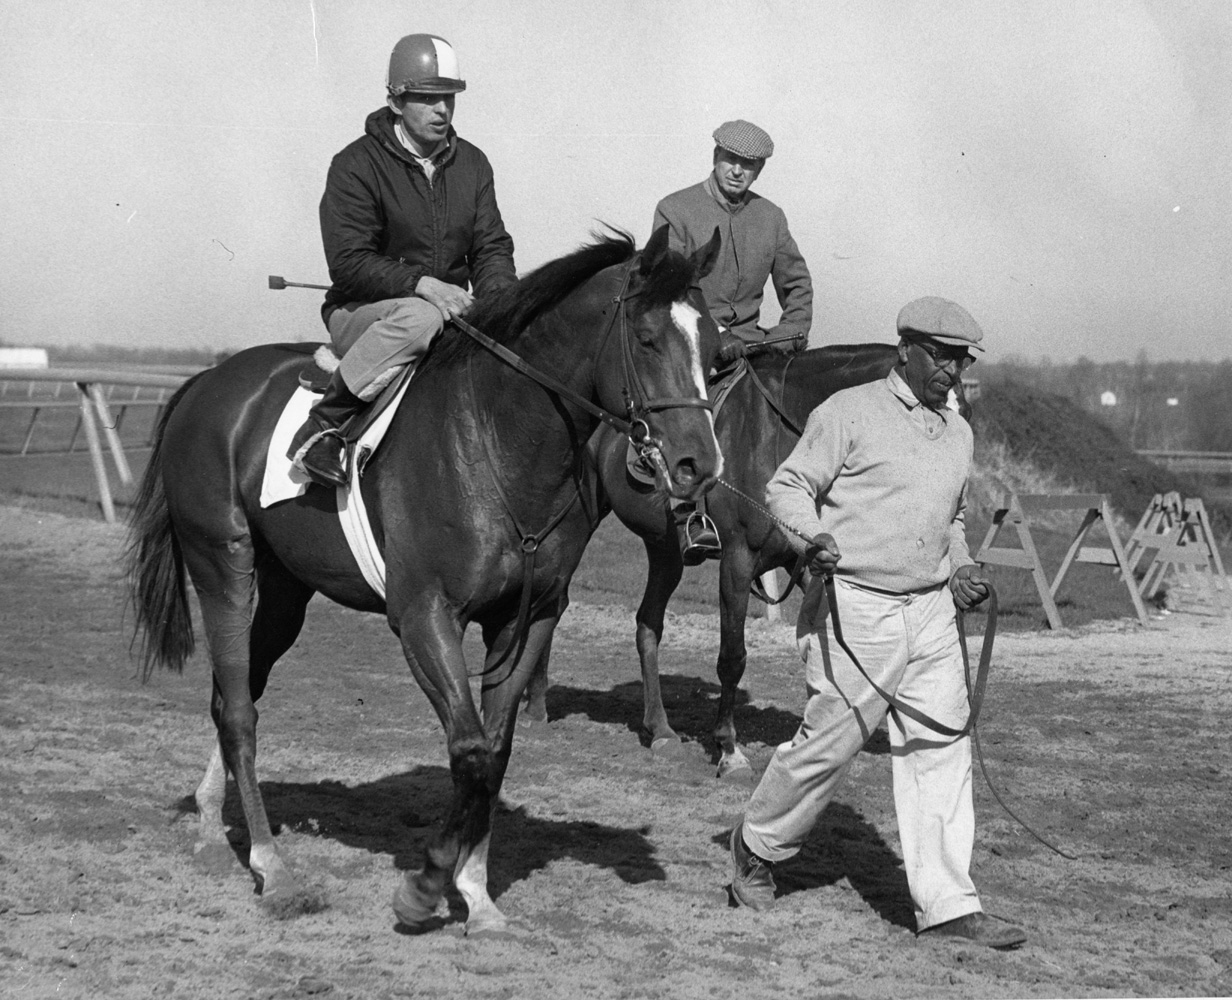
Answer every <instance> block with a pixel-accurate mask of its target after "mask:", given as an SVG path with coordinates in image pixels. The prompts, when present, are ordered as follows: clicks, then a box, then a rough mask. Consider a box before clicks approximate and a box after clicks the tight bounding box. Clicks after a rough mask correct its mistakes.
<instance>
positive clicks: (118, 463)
mask: <svg viewBox="0 0 1232 1000" xmlns="http://www.w3.org/2000/svg"><path fill="white" fill-rule="evenodd" d="M89 392H90V398H91V399H92V400H93V401H94V409H95V410H97V411H98V422H99V423H100V424H102V425H103V433H104V434H105V435H106V436H107V444H108V445H109V446H110V447H111V457H112V459H114V461H115V467H116V474H117V475H119V477H120V482H122V483H123V484H124V485H125V486H127V485H128V484H129V483H131V482H132V481H133V472H132V469H130V468H129V467H128V459H127V458H125V457H124V445H122V444H121V443H120V434H119V424H117V423H116V422H115V421H114V420H112V419H111V411H110V410H109V409H108V408H107V400H106V399H105V398H104V397H103V387H102V386H101V385H99V384H98V383H97V382H91V383H90V385H89Z"/></svg>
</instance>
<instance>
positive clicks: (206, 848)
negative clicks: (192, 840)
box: [193, 840, 239, 875]
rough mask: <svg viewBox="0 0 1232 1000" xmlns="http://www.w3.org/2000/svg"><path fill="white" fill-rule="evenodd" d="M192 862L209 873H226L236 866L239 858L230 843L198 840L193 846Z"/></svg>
mask: <svg viewBox="0 0 1232 1000" xmlns="http://www.w3.org/2000/svg"><path fill="white" fill-rule="evenodd" d="M193 864H194V865H196V866H197V867H198V868H200V869H201V870H202V871H203V872H206V873H207V874H209V875H226V874H228V873H229V872H230V871H231V870H232V869H233V868H235V867H237V865H238V864H239V860H238V859H237V858H236V856H235V851H234V850H232V849H231V845H230V844H220V843H218V842H217V841H212V840H211V841H205V842H201V841H199V842H198V843H197V844H196V845H194V846H193Z"/></svg>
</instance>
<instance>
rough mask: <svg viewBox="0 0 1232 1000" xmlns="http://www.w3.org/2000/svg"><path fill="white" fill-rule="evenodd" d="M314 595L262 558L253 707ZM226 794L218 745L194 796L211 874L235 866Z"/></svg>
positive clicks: (252, 655) (253, 636)
mask: <svg viewBox="0 0 1232 1000" xmlns="http://www.w3.org/2000/svg"><path fill="white" fill-rule="evenodd" d="M312 594H313V590H312V588H311V587H308V586H307V585H305V584H303V583H301V582H300V581H299V580H297V579H296V578H295V577H293V576H292V575H291V574H290V573H289V572H287V570H286V568H285V567H284V566H283V565H282V564H281V563H280V562H278V561H277V560H276V559H274V557H273V556H272V555H266V556H264V557H259V560H258V566H257V610H256V613H255V615H254V616H253V621H252V627H251V631H250V636H249V643H248V648H249V670H248V689H249V693H250V694H251V696H252V700H253V702H254V703H255V702H256V701H258V700H259V699H260V697H261V695H262V694H263V693H264V692H265V685H266V683H267V681H268V680H269V675H270V671H271V670H272V669H273V666H274V664H275V663H276V662H278V659H279V657H281V656H282V655H283V653H285V652H286V651H287V650H288V649H290V648H291V646H292V644H293V643H294V642H295V640H296V638H297V637H298V636H299V632H300V629H301V628H302V627H303V624H304V612H305V610H306V609H307V607H308V601H309V600H310V599H311V598H312ZM215 697H217V691H215ZM226 790H227V768H226V765H225V764H224V763H223V758H222V748H221V745H220V744H219V743H218V742H215V744H214V750H213V752H212V753H211V754H210V762H209V764H208V765H207V766H206V769H205V776H204V777H203V778H202V779H201V784H200V785H198V786H197V791H196V794H195V796H194V798H195V799H196V803H197V814H198V816H199V817H200V825H199V827H198V833H197V843H196V845H195V846H194V848H193V854H194V856H195V857H196V858H197V860H198V862H199V863H201V864H202V865H204V866H205V867H207V868H213V867H216V866H218V865H220V864H222V863H224V862H226V863H233V861H232V859H233V852H232V850H231V845H230V842H229V841H228V839H227V828H226V825H225V824H224V823H223V818H222V809H223V801H224V799H225V797H226Z"/></svg>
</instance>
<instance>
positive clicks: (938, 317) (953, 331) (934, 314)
mask: <svg viewBox="0 0 1232 1000" xmlns="http://www.w3.org/2000/svg"><path fill="white" fill-rule="evenodd" d="M898 332H899V333H900V334H902V335H903V336H908V337H909V336H911V335H912V334H917V335H923V336H925V337H930V338H931V339H933V340H940V341H941V342H942V343H946V344H961V345H962V346H963V347H974V348H975V349H976V350H977V351H982V350H984V348H982V347H980V341H981V340H983V339H984V331H983V330H981V329H980V324H979V323H977V322H976V321H975V320H974V319H972V318H971V314H970V313H969V312H967V310H966V309H964V308H963V307H962V306H960V305H959V304H958V303H957V302H951V301H950V300H949V299H942V298H938V297H937V296H936V295H925V296H924V297H923V298H922V299H915V300H913V301H911V302H908V303H907V304H906V305H905V306H903V307H902V309H900V310H899V311H898Z"/></svg>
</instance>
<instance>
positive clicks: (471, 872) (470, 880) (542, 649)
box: [454, 603, 565, 936]
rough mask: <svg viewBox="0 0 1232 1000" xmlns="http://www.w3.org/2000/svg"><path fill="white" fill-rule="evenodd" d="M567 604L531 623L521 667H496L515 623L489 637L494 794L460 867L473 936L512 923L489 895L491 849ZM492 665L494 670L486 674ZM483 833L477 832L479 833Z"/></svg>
mask: <svg viewBox="0 0 1232 1000" xmlns="http://www.w3.org/2000/svg"><path fill="white" fill-rule="evenodd" d="M564 607H565V604H564V603H562V604H561V605H560V607H559V609H558V613H557V614H556V615H554V616H552V617H549V618H544V619H540V620H538V621H535V622H532V623H531V624H530V626H529V631H528V633H527V639H526V649H525V651H524V652H523V654H522V659H521V661H520V662H519V663H518V664H517V665H516V666H515V665H513V664H510V663H504V664H501V665H500V666H494V664H496V662H497V661H498V660H499V659H500V654H501V653H502V652H503V650H504V649H505V648H507V646H508V644H509V643H510V642H513V641H515V640H516V636H514V634H513V632H514V629H513V625H512V624H511V625H508V626H506V627H505V628H504V629H502V630H501V631H500V633H499V634H498V635H493V636H490V637H489V638H490V640H491V641H490V642H489V646H488V657H487V662H486V664H485V676H484V680H483V685H482V692H483V693H482V702H483V721H484V728H485V729H486V731H487V733H488V737H489V739H490V740H491V741H492V742H493V744H495V746H496V748H497V749H496V751H495V754H494V756H493V760H492V767H491V772H490V773H489V776H488V780H489V785H488V793H489V796H490V798H489V810H488V814H487V828H486V829H485V830H484V831H483V833H482V835H481V836H479V838H478V839H477V840H474V839H472V840H471V841H470V842H469V843H464V844H463V845H462V847H461V850H460V852H459V855H458V863H457V868H456V869H455V871H454V885H455V886H457V889H458V892H459V893H461V895H462V898H463V899H464V900H465V901H466V913H467V915H466V933H467V935H468V936H472V935H475V934H481V933H484V932H491V931H500V930H505V929H506V928H507V926H508V921H507V920H506V918H505V915H504V914H503V913H502V912H501V911H500V909H499V908H498V907H497V905H496V904H495V903H494V902H492V897H491V896H489V895H488V847H489V845H490V844H491V840H492V820H493V817H494V815H495V811H496V802H497V798H498V796H499V795H500V789H501V785H502V783H503V782H504V778H505V770H506V768H507V767H508V766H509V757H510V755H511V754H512V752H513V734H514V728H515V723H516V719H517V711H518V703H519V701H520V699H521V694H522V690H523V688H524V687H526V685H527V683H528V681H529V679H530V678H531V676H532V675H533V674H534V673H535V672H536V671H537V669H538V664H539V663H540V662H542V661H543V660H544V659H545V658H546V657H547V651H548V649H549V647H550V646H551V644H552V634H553V632H554V630H555V628H556V623H557V621H558V620H559V612H563V611H564ZM488 668H490V673H489V672H486V670H487V669H488ZM476 818H478V815H476ZM478 832H479V831H478V830H476V831H475V833H476V834H477V833H478Z"/></svg>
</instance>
